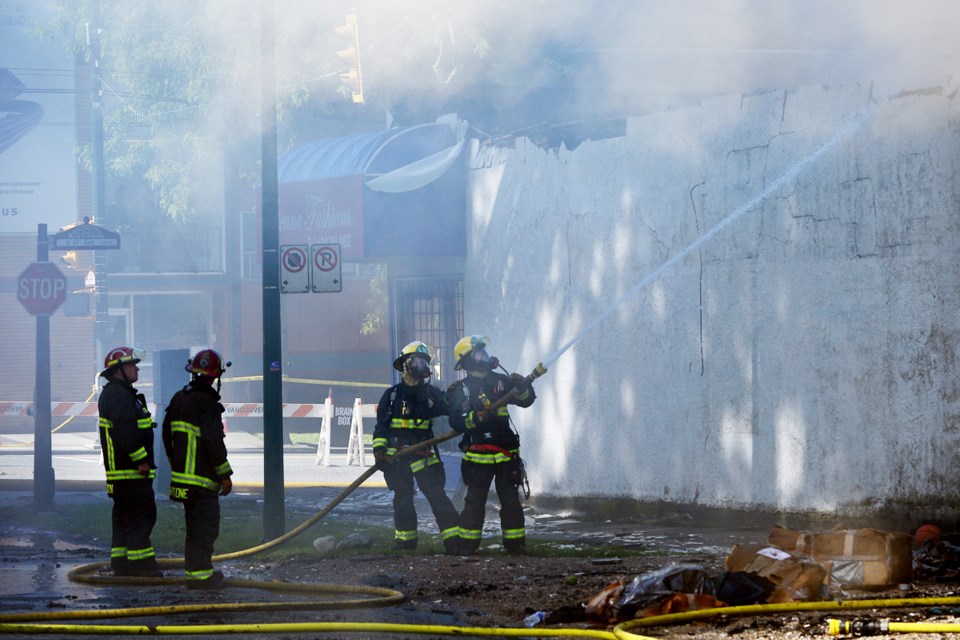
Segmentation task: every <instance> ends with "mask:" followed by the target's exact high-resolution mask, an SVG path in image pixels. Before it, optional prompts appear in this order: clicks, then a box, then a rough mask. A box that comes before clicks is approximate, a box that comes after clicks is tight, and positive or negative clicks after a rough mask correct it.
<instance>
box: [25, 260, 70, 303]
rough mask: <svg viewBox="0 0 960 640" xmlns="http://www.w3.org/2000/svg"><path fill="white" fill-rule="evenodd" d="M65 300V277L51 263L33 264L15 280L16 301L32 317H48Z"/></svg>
mask: <svg viewBox="0 0 960 640" xmlns="http://www.w3.org/2000/svg"><path fill="white" fill-rule="evenodd" d="M66 299H67V277H66V276H65V275H63V273H62V272H61V271H60V269H57V265H55V264H53V263H51V262H34V263H32V264H31V265H30V266H29V267H27V268H26V269H24V270H23V272H22V273H21V274H20V277H19V278H17V300H19V301H20V304H22V305H23V306H24V307H25V308H26V310H27V311H29V312H30V315H32V316H49V315H50V314H52V313H53V312H54V311H56V310H57V309H59V308H60V305H61V304H63V301H64V300H66Z"/></svg>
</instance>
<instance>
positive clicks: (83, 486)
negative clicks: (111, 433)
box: [0, 431, 386, 491]
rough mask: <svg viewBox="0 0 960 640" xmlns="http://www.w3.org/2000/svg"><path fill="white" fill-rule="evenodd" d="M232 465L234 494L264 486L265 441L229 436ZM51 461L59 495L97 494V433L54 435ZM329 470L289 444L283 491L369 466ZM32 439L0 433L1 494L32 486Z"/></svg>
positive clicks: (332, 482) (338, 456)
mask: <svg viewBox="0 0 960 640" xmlns="http://www.w3.org/2000/svg"><path fill="white" fill-rule="evenodd" d="M226 443H227V450H228V452H229V460H230V466H231V467H233V470H234V484H235V485H237V488H238V489H244V488H246V489H258V488H262V487H263V467H264V464H263V440H262V439H261V438H260V437H259V436H257V435H255V434H251V433H247V432H244V431H235V432H230V433H228V434H227V438H226ZM51 452H52V455H51V460H52V465H53V470H54V478H55V481H56V489H57V490H67V489H70V490H80V491H85V490H97V489H98V488H102V486H103V483H104V476H103V461H102V459H101V453H100V447H99V442H98V438H97V434H95V433H64V434H60V433H54V434H53V435H52V437H51ZM329 462H330V463H329V465H323V464H318V463H317V455H316V449H315V448H314V447H310V446H307V445H287V446H286V447H284V454H283V471H284V473H283V475H284V484H285V485H286V486H326V487H345V486H347V485H349V484H350V483H352V482H353V481H355V480H356V479H357V478H358V477H360V475H361V474H363V472H364V471H366V470H367V468H369V465H370V464H371V463H372V462H373V456H372V455H370V454H369V453H368V454H367V455H366V456H365V462H366V463H367V466H360V465H358V464H347V459H346V455H345V454H342V453H334V454H333V455H332V456H331V459H330V461H329ZM33 469H34V451H33V434H0V490H4V489H5V488H6V489H14V490H19V491H23V490H26V489H27V488H29V486H31V485H32V482H33ZM361 486H363V487H368V488H370V487H378V488H379V487H385V486H386V485H385V484H384V483H383V476H382V474H379V473H378V474H374V475H373V476H371V477H370V478H369V479H368V480H367V481H366V482H364V483H363V485H361Z"/></svg>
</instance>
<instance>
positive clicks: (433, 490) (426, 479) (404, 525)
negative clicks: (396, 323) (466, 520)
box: [373, 341, 460, 554]
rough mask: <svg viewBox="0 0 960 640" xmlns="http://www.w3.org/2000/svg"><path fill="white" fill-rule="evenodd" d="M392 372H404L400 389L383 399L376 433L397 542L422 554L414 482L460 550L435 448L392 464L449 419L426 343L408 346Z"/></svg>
mask: <svg viewBox="0 0 960 640" xmlns="http://www.w3.org/2000/svg"><path fill="white" fill-rule="evenodd" d="M393 368H394V369H396V370H397V371H400V372H401V374H402V375H401V381H400V383H399V384H397V385H394V386H393V387H390V388H389V389H387V390H386V391H384V393H383V397H381V398H380V403H379V404H378V405H377V424H376V427H374V430H373V457H374V460H376V464H377V468H379V469H380V470H381V471H383V478H384V480H385V481H386V483H387V487H388V488H389V489H391V490H392V491H393V521H394V528H395V532H394V539H395V544H396V548H397V549H407V550H410V549H416V548H417V511H416V508H415V507H414V504H413V496H414V480H416V483H417V486H418V487H419V488H420V491H421V492H422V493H423V495H424V496H425V497H426V498H427V501H428V502H429V503H430V508H431V509H432V510H433V516H434V518H436V520H437V527H438V528H439V529H440V536H441V538H443V546H444V549H445V550H446V552H447V553H451V554H452V553H457V552H458V550H459V542H460V538H459V535H458V534H459V529H458V526H457V522H458V515H457V510H456V508H454V506H453V503H452V502H451V501H450V498H449V497H447V494H446V493H445V492H444V484H445V483H446V475H445V474H444V471H443V462H442V461H441V460H440V454H439V451H437V448H436V446H434V447H433V448H432V449H423V450H420V451H416V452H413V453H411V454H410V455H405V456H402V457H400V458H397V459H393V457H392V456H393V455H394V454H396V453H397V452H398V451H400V450H401V449H403V448H405V447H409V446H410V445H413V444H416V443H418V442H422V441H424V440H428V439H430V438H432V437H433V436H434V434H433V419H434V418H436V417H439V416H446V415H447V413H448V410H447V402H446V399H445V397H444V394H443V391H442V390H440V389H438V388H437V387H435V386H433V385H431V384H430V383H429V382H428V381H427V380H428V379H429V378H430V374H431V370H430V353H429V350H428V349H427V345H425V344H424V343H422V342H417V341H414V342H411V343H410V344H408V345H407V346H405V347H404V348H403V349H402V350H401V352H400V355H399V356H398V357H397V359H396V360H394V361H393Z"/></svg>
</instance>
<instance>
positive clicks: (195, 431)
mask: <svg viewBox="0 0 960 640" xmlns="http://www.w3.org/2000/svg"><path fill="white" fill-rule="evenodd" d="M229 366H230V363H229V362H227V363H224V362H223V358H221V357H220V354H219V353H217V352H216V351H214V350H213V349H203V350H201V351H199V352H198V353H197V354H196V355H195V356H194V357H193V358H192V359H191V360H190V361H189V362H188V363H187V366H186V367H184V368H185V369H186V370H187V371H188V372H189V373H190V374H191V380H190V383H189V384H188V385H187V386H185V387H184V388H183V389H181V390H180V391H178V392H177V393H175V394H174V396H173V398H171V399H170V405H169V406H168V407H167V410H166V413H164V416H163V448H164V449H165V450H166V454H167V458H168V459H169V460H170V471H171V473H170V499H171V500H173V501H175V502H180V503H182V504H183V509H184V519H185V521H186V525H187V534H186V541H185V544H184V554H183V555H184V558H183V559H184V563H183V566H184V569H185V571H186V573H187V588H188V589H218V588H220V587H222V586H223V585H224V577H223V573H222V572H220V571H214V570H213V561H212V558H213V545H214V543H215V542H216V540H217V537H218V536H219V535H220V496H226V495H227V494H229V493H230V491H231V489H233V481H232V480H231V479H230V476H231V475H233V469H231V468H230V462H228V461H227V447H226V445H225V444H224V433H223V418H222V416H223V410H224V409H223V405H222V404H220V377H221V376H222V375H223V373H224V371H226V368H227V367H229ZM214 383H216V388H214Z"/></svg>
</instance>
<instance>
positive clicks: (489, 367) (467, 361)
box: [463, 348, 500, 373]
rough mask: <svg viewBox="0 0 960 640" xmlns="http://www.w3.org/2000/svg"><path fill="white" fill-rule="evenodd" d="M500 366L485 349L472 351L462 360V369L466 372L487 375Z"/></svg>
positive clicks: (498, 361)
mask: <svg viewBox="0 0 960 640" xmlns="http://www.w3.org/2000/svg"><path fill="white" fill-rule="evenodd" d="M499 366H500V360H498V359H497V358H494V357H493V356H491V355H490V354H489V353H487V350H486V349H483V348H480V349H474V350H473V351H471V352H470V353H469V354H467V357H466V358H464V362H463V368H464V369H466V370H467V371H475V372H477V373H487V372H488V371H493V370H494V369H496V368H497V367H499Z"/></svg>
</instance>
